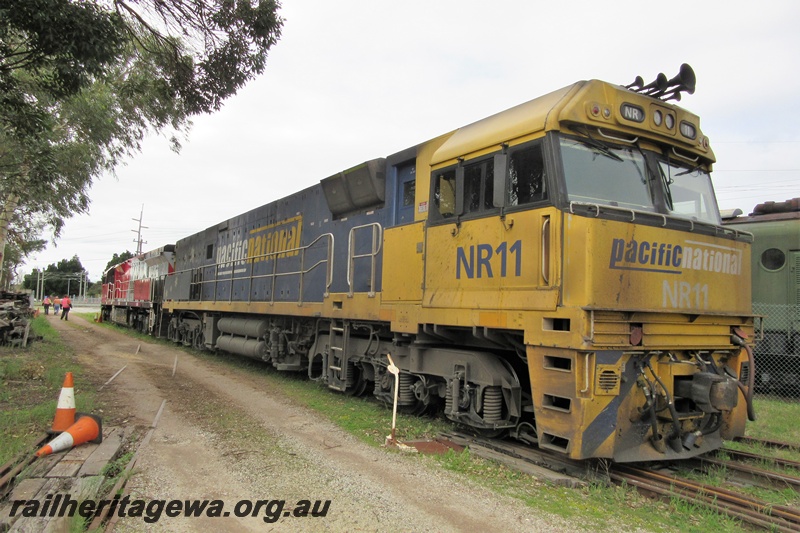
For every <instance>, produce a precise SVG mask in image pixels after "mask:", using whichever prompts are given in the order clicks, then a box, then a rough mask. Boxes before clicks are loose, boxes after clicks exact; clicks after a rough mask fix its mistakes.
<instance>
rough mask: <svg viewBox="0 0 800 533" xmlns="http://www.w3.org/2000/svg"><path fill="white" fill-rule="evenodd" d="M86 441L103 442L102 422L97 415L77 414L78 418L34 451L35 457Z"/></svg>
mask: <svg viewBox="0 0 800 533" xmlns="http://www.w3.org/2000/svg"><path fill="white" fill-rule="evenodd" d="M87 442H92V443H94V444H99V443H101V442H103V422H102V420H100V417H99V416H94V415H78V420H77V421H76V422H75V423H74V424H72V425H71V426H70V427H69V428H67V430H66V431H64V432H63V433H61V435H59V436H58V437H56V438H55V439H53V440H52V441H51V442H50V444H47V445H46V446H43V447H42V448H41V449H40V450H39V451H38V452H36V457H44V456H45V455H50V454H51V453H56V452H60V451H62V450H66V449H68V448H72V447H74V446H80V445H81V444H86V443H87Z"/></svg>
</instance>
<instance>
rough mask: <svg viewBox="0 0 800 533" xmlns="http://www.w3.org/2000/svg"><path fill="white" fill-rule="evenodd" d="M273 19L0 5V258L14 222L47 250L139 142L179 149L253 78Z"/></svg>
mask: <svg viewBox="0 0 800 533" xmlns="http://www.w3.org/2000/svg"><path fill="white" fill-rule="evenodd" d="M279 7H280V5H279V3H278V2H277V1H275V0H127V1H126V0H0V254H2V251H3V250H4V247H5V243H6V239H7V237H8V236H9V233H8V231H9V228H13V227H14V225H15V224H18V223H20V215H21V214H23V213H25V214H26V216H30V217H33V219H34V220H36V221H38V223H41V224H46V225H47V226H48V227H50V228H51V229H52V232H53V238H57V237H58V235H59V234H60V231H61V229H62V228H63V225H64V222H65V220H66V219H68V218H69V217H70V216H72V215H74V214H76V213H83V212H86V211H87V210H88V208H89V197H88V192H89V188H90V187H91V184H92V181H93V180H94V179H95V178H96V177H98V176H100V175H101V174H103V173H105V172H109V171H111V172H113V169H114V168H115V167H116V166H117V165H118V164H119V163H120V162H121V160H122V159H123V158H125V157H127V156H130V155H132V154H134V153H136V152H138V151H139V149H140V147H141V142H142V140H143V139H144V137H145V136H146V135H147V134H148V133H151V132H162V133H169V135H170V138H171V142H172V145H173V148H174V149H179V147H180V144H179V142H178V139H179V137H180V136H181V135H185V134H186V133H188V130H189V127H190V124H191V118H192V117H193V116H196V115H199V114H204V113H213V112H215V111H218V110H219V109H220V107H221V106H222V103H223V102H224V101H225V99H227V98H229V97H231V96H233V95H235V94H236V92H237V91H238V90H239V89H240V88H241V87H243V86H244V85H245V84H246V83H247V82H248V81H250V80H252V79H253V78H254V77H256V76H258V75H259V74H261V73H262V72H263V70H264V68H265V66H266V59H267V53H268V51H269V49H270V48H271V47H272V46H273V45H275V43H276V42H277V40H278V39H279V37H280V31H281V28H282V24H283V21H282V19H281V18H280V16H279V15H278V9H279ZM27 222H28V223H31V222H30V221H27ZM18 234H21V233H18ZM0 262H2V255H0Z"/></svg>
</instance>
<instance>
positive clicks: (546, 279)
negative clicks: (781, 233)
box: [103, 65, 754, 462]
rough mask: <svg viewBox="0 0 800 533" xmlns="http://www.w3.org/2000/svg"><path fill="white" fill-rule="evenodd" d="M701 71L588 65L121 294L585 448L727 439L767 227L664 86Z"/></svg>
mask: <svg viewBox="0 0 800 533" xmlns="http://www.w3.org/2000/svg"><path fill="white" fill-rule="evenodd" d="M694 86H695V79H694V73H693V72H692V70H691V68H689V67H688V66H686V65H684V66H683V67H682V68H681V72H680V73H679V74H678V75H677V76H676V77H674V78H672V79H671V80H668V79H667V77H666V76H664V75H663V74H661V75H659V77H658V78H657V79H656V80H655V81H654V82H653V83H650V84H644V83H643V81H642V80H641V78H638V77H637V80H636V81H634V83H633V84H631V85H629V86H627V87H623V86H618V85H612V84H609V83H606V82H602V81H598V80H590V81H580V82H577V83H574V84H572V85H570V86H568V87H564V88H563V89H560V90H558V91H555V92H553V93H550V94H547V95H544V96H542V97H539V98H536V99H534V100H531V101H529V102H527V103H524V104H521V105H519V106H516V107H514V108H511V109H508V110H506V111H503V112H501V113H498V114H496V115H494V116H491V117H488V118H486V119H483V120H480V121H478V122H476V123H473V124H470V125H468V126H465V127H462V128H459V129H457V130H455V131H452V132H450V133H447V134H445V135H441V136H440V137H437V138H435V139H432V140H430V141H427V142H424V143H421V144H419V145H416V146H412V147H410V148H408V149H406V150H403V151H401V152H398V153H396V154H393V155H391V156H388V157H386V158H380V159H375V160H372V161H368V162H366V163H363V164H361V165H358V166H356V167H353V168H350V169H347V170H345V171H343V172H339V173H336V174H334V175H332V176H330V177H327V178H325V179H322V180H321V181H320V183H319V184H317V185H314V186H312V187H309V188H307V189H305V190H302V191H299V192H297V193H295V194H292V195H290V196H288V197H286V198H282V199H280V200H276V201H273V202H271V203H268V204H266V205H264V206H262V207H259V208H257V209H254V210H252V211H249V212H247V213H243V214H241V215H239V216H236V217H233V218H231V219H228V220H225V221H222V222H220V223H219V224H217V225H215V226H212V227H210V228H207V229H206V230H204V231H202V232H200V233H197V234H194V235H191V236H188V237H186V238H184V239H182V240H179V241H178V242H176V243H175V245H174V248H173V247H171V246H170V247H169V254H172V253H173V250H174V256H173V255H170V256H169V258H166V256H165V254H166V252H164V253H162V254H161V256H160V257H161V259H160V260H157V259H155V258H152V257H151V258H150V261H151V262H153V263H154V264H155V263H159V261H160V262H162V263H163V262H164V261H172V262H174V271H170V272H169V274H168V275H166V276H155V275H154V276H151V277H153V278H154V279H155V278H158V283H153V287H159V291H160V290H161V287H162V285H163V298H162V297H161V296H154V297H153V299H154V301H153V305H151V306H149V307H147V309H148V310H147V311H143V310H142V306H141V305H140V306H139V307H138V309H135V308H134V307H133V305H134V301H133V299H132V298H131V297H130V296H126V297H123V298H117V299H114V298H107V299H106V300H105V301H104V306H103V313H104V315H105V316H106V317H107V318H109V319H112V320H116V321H118V322H123V323H125V322H127V323H130V322H131V320H133V319H135V320H138V321H139V322H141V321H145V322H146V323H147V325H148V326H147V327H148V329H150V330H151V331H153V332H154V333H156V334H158V335H161V336H166V337H168V338H170V339H172V340H173V341H175V342H180V343H183V344H186V345H189V346H194V347H196V348H201V349H211V350H220V351H224V352H229V353H235V354H242V355H245V356H248V357H253V358H256V359H260V360H263V361H266V362H268V363H269V364H271V365H272V366H274V367H275V368H276V369H278V370H285V371H297V372H307V373H308V376H309V377H310V378H311V379H314V380H318V381H321V382H324V383H325V384H327V386H328V387H330V388H332V389H335V390H338V391H342V392H345V393H348V394H361V393H365V392H369V393H371V394H373V395H374V396H375V397H377V398H379V399H381V400H385V401H391V399H392V397H393V394H394V390H393V387H394V378H393V376H391V375H390V374H389V373H388V372H387V364H388V362H387V355H391V357H392V359H393V360H394V361H395V364H397V366H398V367H400V369H401V373H400V376H399V386H398V397H399V403H400V405H401V406H403V407H404V409H406V410H407V411H410V412H423V411H426V410H433V409H440V410H443V412H444V415H445V416H446V417H447V418H449V419H451V420H453V421H455V422H457V423H459V424H462V425H464V426H468V427H470V428H473V429H475V430H476V431H480V432H484V433H490V434H498V433H508V434H511V435H512V436H514V437H516V438H518V439H520V440H523V441H525V442H529V443H535V444H537V445H538V446H539V447H541V448H544V449H548V450H552V451H555V452H558V453H561V454H564V455H565V456H568V457H570V458H574V459H586V458H611V459H613V460H615V461H620V462H623V461H642V460H663V459H677V458H685V457H690V456H694V455H697V454H700V453H703V452H706V451H709V450H712V449H715V448H717V447H719V446H720V445H721V442H722V439H725V438H732V437H735V436H738V435H742V434H743V432H744V425H745V421H746V418H748V416H749V417H751V418H752V417H754V414H753V413H752V401H751V399H752V388H753V382H752V373H753V362H752V350H751V349H750V342H751V341H750V339H751V335H752V332H753V318H752V316H751V310H750V242H751V240H752V239H751V236H750V235H749V234H748V233H746V232H741V231H737V230H735V229H733V228H730V227H727V228H726V227H723V226H722V225H721V222H720V215H719V211H718V208H717V204H716V200H715V197H714V192H713V189H712V184H711V179H710V175H709V172H710V171H711V166H712V163H713V162H714V155H713V152H712V151H711V148H710V147H709V143H708V139H707V137H705V136H704V135H703V133H702V131H701V130H700V124H699V119H698V117H697V116H696V115H694V114H692V113H690V112H688V111H686V110H684V109H682V108H680V107H678V106H676V105H674V104H672V103H670V102H669V100H672V99H680V97H681V93H683V92H689V93H691V92H693V91H694ZM267 179H282V178H280V177H278V176H273V177H270V176H267ZM165 250H166V249H165ZM156 255H158V254H156ZM162 266H163V265H162ZM142 275H143V276H144V277H147V276H148V274H147V273H143V274H142ZM113 278H114V269H112V270H111V271H109V275H108V279H107V280H106V281H107V282H108V283H109V286H113V282H114V279H113ZM130 283H133V282H132V281H131V282H130ZM119 308H122V310H120V309H119ZM114 317H117V318H116V319H115V318H114ZM131 317H133V319H132V318H131Z"/></svg>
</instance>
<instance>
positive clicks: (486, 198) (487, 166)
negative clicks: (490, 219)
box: [464, 159, 494, 214]
mask: <svg viewBox="0 0 800 533" xmlns="http://www.w3.org/2000/svg"><path fill="white" fill-rule="evenodd" d="M493 193H494V162H493V160H492V159H488V160H486V161H481V162H480V163H476V164H473V165H467V166H465V167H464V214H467V213H477V212H480V211H486V210H487V209H494V205H492V194H493Z"/></svg>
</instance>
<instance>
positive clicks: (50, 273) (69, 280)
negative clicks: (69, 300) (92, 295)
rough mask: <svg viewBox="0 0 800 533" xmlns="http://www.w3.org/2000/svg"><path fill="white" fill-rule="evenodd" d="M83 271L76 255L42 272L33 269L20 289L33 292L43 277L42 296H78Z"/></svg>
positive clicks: (24, 279) (51, 265)
mask: <svg viewBox="0 0 800 533" xmlns="http://www.w3.org/2000/svg"><path fill="white" fill-rule="evenodd" d="M84 271H85V269H84V268H83V265H82V264H81V260H80V259H78V256H77V255H73V256H72V258H71V259H62V260H61V261H59V262H58V263H53V264H50V265H48V266H47V268H45V269H44V270H42V271H40V270H38V269H34V271H33V272H32V273H30V274H28V275H26V276H25V277H24V278H23V282H22V287H23V288H25V289H31V290H34V291H35V290H36V288H37V287H36V284H37V283H38V282H39V280H40V278H42V277H43V278H44V292H43V294H49V295H50V296H53V295H55V296H62V295H64V294H71V295H73V294H78V292H79V291H80V283H81V280H82V279H83V275H84Z"/></svg>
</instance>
